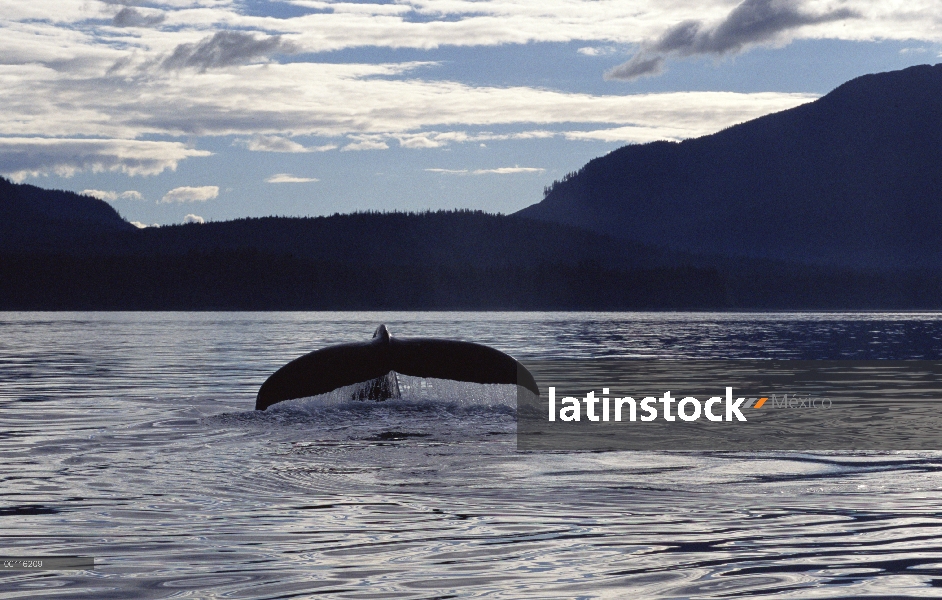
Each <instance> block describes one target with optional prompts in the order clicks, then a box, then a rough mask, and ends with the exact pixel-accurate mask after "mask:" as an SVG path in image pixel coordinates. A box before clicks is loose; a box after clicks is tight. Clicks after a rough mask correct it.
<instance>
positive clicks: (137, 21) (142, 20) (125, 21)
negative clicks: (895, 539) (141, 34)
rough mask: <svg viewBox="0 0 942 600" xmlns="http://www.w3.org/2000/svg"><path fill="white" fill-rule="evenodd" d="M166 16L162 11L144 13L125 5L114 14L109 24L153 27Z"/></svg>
mask: <svg viewBox="0 0 942 600" xmlns="http://www.w3.org/2000/svg"><path fill="white" fill-rule="evenodd" d="M166 18H167V17H166V15H164V14H163V13H148V14H144V13H142V12H141V11H139V10H137V9H136V8H131V7H128V6H125V7H124V8H122V9H121V10H119V11H118V14H116V15H115V16H114V18H113V19H112V20H111V24H112V25H114V26H115V27H153V26H154V25H159V24H160V23H163V22H164V19H166Z"/></svg>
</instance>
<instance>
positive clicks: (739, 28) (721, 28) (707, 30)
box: [605, 0, 860, 80]
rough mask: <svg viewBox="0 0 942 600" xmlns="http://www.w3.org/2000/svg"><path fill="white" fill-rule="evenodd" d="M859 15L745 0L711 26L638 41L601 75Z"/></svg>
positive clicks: (692, 25)
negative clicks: (624, 58)
mask: <svg viewBox="0 0 942 600" xmlns="http://www.w3.org/2000/svg"><path fill="white" fill-rule="evenodd" d="M858 16H860V15H859V13H858V12H857V11H853V10H851V9H848V8H840V9H834V10H828V11H824V12H820V13H810V12H805V11H804V10H802V9H801V7H800V5H799V2H798V0H745V1H744V2H743V3H742V4H740V5H738V6H737V7H736V8H734V9H733V10H732V11H731V12H730V13H729V14H728V15H727V16H726V18H725V19H723V20H722V21H720V22H719V23H717V24H715V25H712V26H710V25H707V24H706V22H705V21H702V20H686V21H682V22H680V23H678V24H676V25H674V26H673V27H670V28H669V29H668V30H667V31H665V32H664V33H663V34H661V36H660V37H659V38H657V39H656V40H653V41H648V42H645V43H644V44H642V47H641V50H640V51H639V52H638V53H637V54H636V55H635V56H633V57H632V58H631V60H629V61H628V62H625V63H622V64H620V65H618V66H617V67H615V68H613V69H612V70H610V71H608V72H607V73H606V74H605V78H606V79H622V80H632V79H636V78H638V77H641V76H643V75H654V74H657V73H660V72H662V71H663V67H664V60H665V57H667V56H679V57H685V56H694V55H703V54H711V55H715V56H721V55H724V54H732V53H736V52H741V51H742V50H744V49H745V48H747V47H749V46H753V45H757V44H763V43H769V42H777V41H780V40H781V39H782V37H783V35H785V34H786V33H788V32H791V31H793V30H795V29H798V28H800V27H804V26H806V25H816V24H820V23H827V22H830V21H841V20H845V19H851V18H854V17H858Z"/></svg>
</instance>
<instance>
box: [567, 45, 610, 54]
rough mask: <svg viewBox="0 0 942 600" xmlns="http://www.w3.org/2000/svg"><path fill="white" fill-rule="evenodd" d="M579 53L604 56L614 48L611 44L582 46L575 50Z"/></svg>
mask: <svg viewBox="0 0 942 600" xmlns="http://www.w3.org/2000/svg"><path fill="white" fill-rule="evenodd" d="M576 52H578V53H579V54H582V55H585V56H605V55H606V54H612V53H614V52H615V49H614V48H612V47H611V46H605V47H597V46H584V47H582V48H579V49H578V50H576Z"/></svg>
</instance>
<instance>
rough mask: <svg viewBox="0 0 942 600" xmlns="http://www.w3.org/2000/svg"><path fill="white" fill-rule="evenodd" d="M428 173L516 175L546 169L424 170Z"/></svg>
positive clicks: (540, 171)
mask: <svg viewBox="0 0 942 600" xmlns="http://www.w3.org/2000/svg"><path fill="white" fill-rule="evenodd" d="M425 170H426V171H428V172H429V173H442V174H444V175H516V174H518V173H543V172H544V171H546V169H539V168H535V167H499V168H497V169H475V170H473V171H472V170H469V169H425Z"/></svg>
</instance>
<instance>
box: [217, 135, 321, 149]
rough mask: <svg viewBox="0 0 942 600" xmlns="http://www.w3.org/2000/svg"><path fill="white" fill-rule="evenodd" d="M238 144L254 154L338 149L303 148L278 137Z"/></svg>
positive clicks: (259, 136) (243, 141) (242, 141)
mask: <svg viewBox="0 0 942 600" xmlns="http://www.w3.org/2000/svg"><path fill="white" fill-rule="evenodd" d="M236 143H237V144H238V145H240V146H243V147H245V148H247V149H249V150H252V151H253V152H326V151H328V150H333V149H335V148H336V147H337V146H336V145H334V144H326V145H323V146H303V145H301V144H299V143H297V142H295V141H292V140H289V139H288V138H284V137H279V136H277V135H256V136H254V137H253V138H251V139H249V140H238V141H237V142H236Z"/></svg>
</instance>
